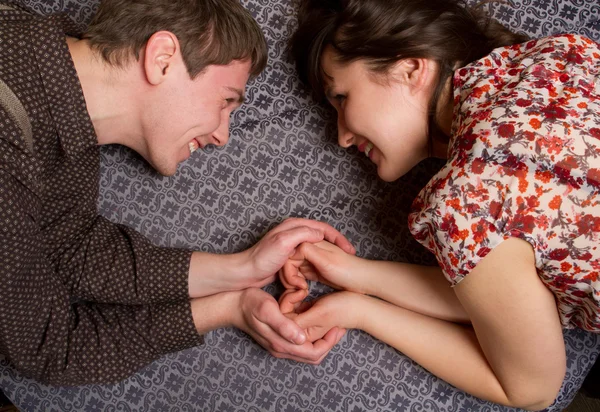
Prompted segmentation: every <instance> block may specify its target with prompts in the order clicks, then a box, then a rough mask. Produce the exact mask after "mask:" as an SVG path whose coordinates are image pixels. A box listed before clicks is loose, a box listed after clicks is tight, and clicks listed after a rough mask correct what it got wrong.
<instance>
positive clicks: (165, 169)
mask: <svg viewBox="0 0 600 412" xmlns="http://www.w3.org/2000/svg"><path fill="white" fill-rule="evenodd" d="M150 166H152V168H154V170H156V172H157V173H158V174H161V175H163V176H166V177H170V176H173V175H174V174H175V173H177V166H179V164H178V163H174V164H172V165H171V164H162V163H152V162H150Z"/></svg>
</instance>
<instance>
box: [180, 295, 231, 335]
mask: <svg viewBox="0 0 600 412" xmlns="http://www.w3.org/2000/svg"><path fill="white" fill-rule="evenodd" d="M240 293H241V292H237V291H236V292H223V293H217V294H213V295H211V296H205V297H201V298H196V299H192V300H191V308H192V318H193V319H194V326H195V327H196V330H197V331H198V333H199V334H200V335H204V334H205V333H208V332H210V331H211V330H214V329H218V328H225V327H229V326H233V316H234V314H236V313H237V312H239V309H238V306H239V297H240Z"/></svg>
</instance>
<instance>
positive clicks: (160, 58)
mask: <svg viewBox="0 0 600 412" xmlns="http://www.w3.org/2000/svg"><path fill="white" fill-rule="evenodd" d="M179 54H180V48H179V40H178V39H177V36H175V35H174V34H173V33H171V32H168V31H158V32H156V33H154V34H153V35H152V36H150V38H149V39H148V41H147V42H146V47H145V50H144V73H145V75H146V79H147V80H148V83H150V84H152V85H158V84H160V83H162V82H163V81H164V80H165V79H166V77H167V75H168V74H169V71H170V70H171V68H172V67H173V65H174V64H176V63H177V57H178V55H179Z"/></svg>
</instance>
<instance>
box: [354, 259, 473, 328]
mask: <svg viewBox="0 0 600 412" xmlns="http://www.w3.org/2000/svg"><path fill="white" fill-rule="evenodd" d="M358 262H359V263H357V264H356V265H355V267H354V269H353V270H354V272H355V274H356V277H357V278H359V279H360V280H359V282H360V283H361V286H360V287H359V288H360V289H361V290H362V291H363V292H364V293H366V294H368V295H371V296H376V297H378V298H380V299H383V300H385V301H387V302H390V303H393V304H394V305H396V306H400V307H402V308H405V309H409V310H411V311H414V312H417V313H421V314H423V315H427V316H430V317H434V318H438V319H443V320H448V321H452V322H459V323H470V321H469V316H468V315H467V313H466V311H465V310H464V308H463V307H462V305H461V303H460V301H459V300H458V298H457V297H456V294H455V293H454V290H453V289H452V288H451V287H450V284H449V283H448V281H447V280H446V278H445V277H444V275H443V274H442V271H441V269H440V268H439V267H437V266H422V265H412V264H408V263H399V262H386V261H373V260H366V259H360V260H358Z"/></svg>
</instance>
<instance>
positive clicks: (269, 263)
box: [242, 218, 356, 287]
mask: <svg viewBox="0 0 600 412" xmlns="http://www.w3.org/2000/svg"><path fill="white" fill-rule="evenodd" d="M323 240H326V241H327V242H329V243H330V244H335V245H337V246H338V248H339V249H340V250H343V251H344V252H345V253H347V254H351V255H354V254H355V253H356V250H355V249H354V247H353V246H352V245H351V244H350V242H348V240H347V239H346V238H345V237H344V236H343V235H342V234H341V233H340V232H338V231H337V230H336V229H334V228H333V227H331V226H329V225H328V224H327V223H323V222H317V221H315V220H308V219H296V218H293V219H287V220H286V221H284V222H283V223H281V224H280V225H279V226H277V227H275V228H274V229H273V230H271V231H270V232H268V233H267V234H266V235H265V236H264V237H263V238H262V239H261V240H260V241H259V242H258V243H256V245H254V246H252V247H251V248H250V249H248V250H246V251H245V252H242V253H244V254H246V256H247V259H248V261H249V262H251V269H250V276H251V277H252V278H254V282H253V283H252V284H251V286H254V287H262V286H264V285H266V284H268V283H271V282H272V281H273V280H274V276H275V275H276V274H277V272H278V271H279V270H280V269H281V268H282V267H283V265H284V264H285V263H286V262H287V261H288V258H289V257H290V256H293V255H295V254H296V248H297V247H298V246H299V245H301V244H303V243H317V242H321V241H323Z"/></svg>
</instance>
